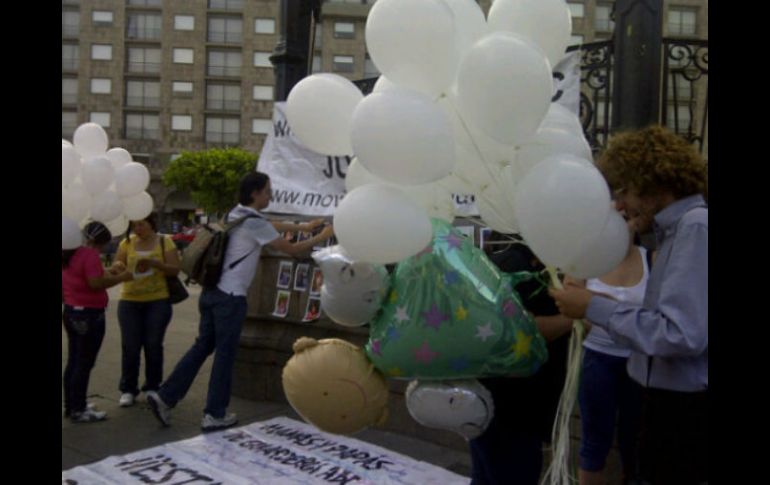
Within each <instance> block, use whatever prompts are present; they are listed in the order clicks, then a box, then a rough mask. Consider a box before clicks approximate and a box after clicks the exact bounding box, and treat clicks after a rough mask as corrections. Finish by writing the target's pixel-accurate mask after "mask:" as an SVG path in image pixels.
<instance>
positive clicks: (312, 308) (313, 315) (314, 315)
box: [302, 298, 321, 322]
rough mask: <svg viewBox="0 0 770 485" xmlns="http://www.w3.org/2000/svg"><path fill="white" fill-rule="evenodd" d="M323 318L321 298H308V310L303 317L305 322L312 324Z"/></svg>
mask: <svg viewBox="0 0 770 485" xmlns="http://www.w3.org/2000/svg"><path fill="white" fill-rule="evenodd" d="M319 318H321V299H320V298H308V299H307V308H306V309H305V316H304V317H302V321H303V322H312V321H313V320H318V319H319Z"/></svg>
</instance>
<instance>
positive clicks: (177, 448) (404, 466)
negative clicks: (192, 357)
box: [62, 417, 470, 485]
mask: <svg viewBox="0 0 770 485" xmlns="http://www.w3.org/2000/svg"><path fill="white" fill-rule="evenodd" d="M469 481H470V480H469V479H468V478H465V477H462V476H460V475H457V474H454V473H452V472H450V471H448V470H444V469H443V468H439V467H436V466H433V465H431V464H428V463H425V462H421V461H417V460H413V459H411V458H409V457H406V456H404V455H401V454H399V453H396V452H393V451H390V450H387V449H384V448H380V447H378V446H374V445H370V444H368V443H364V442H362V441H359V440H356V439H353V438H350V437H346V436H338V435H333V434H329V433H323V432H321V431H318V430H317V429H316V428H314V427H312V426H310V425H308V424H305V423H302V422H299V421H295V420H292V419H289V418H286V417H278V418H273V419H270V420H268V421H262V422H258V423H252V424H250V425H248V426H243V427H240V428H234V429H231V430H225V431H220V432H217V433H210V434H204V435H200V436H196V437H195V438H191V439H188V440H184V441H179V442H176V443H169V444H166V445H163V446H158V447H155V448H149V449H146V450H142V451H138V452H135V453H131V454H129V455H125V456H117V457H116V456H113V457H110V458H107V459H105V460H102V461H100V462H98V463H94V464H91V465H84V466H79V467H76V468H73V469H71V470H66V471H64V472H62V483H67V484H68V485H82V484H86V483H89V484H91V483H100V484H132V483H136V484H140V483H141V484H146V483H165V484H168V485H182V484H187V483H201V484H205V483H209V484H212V485H213V484H224V483H226V484H235V485H240V484H244V485H245V484H276V483H280V484H287V485H290V484H297V485H299V484H329V483H338V484H342V485H346V484H356V485H362V484H372V485H374V484H404V485H407V484H409V485H412V484H417V483H419V484H424V485H432V484H435V485H454V484H458V485H459V484H467V483H469Z"/></svg>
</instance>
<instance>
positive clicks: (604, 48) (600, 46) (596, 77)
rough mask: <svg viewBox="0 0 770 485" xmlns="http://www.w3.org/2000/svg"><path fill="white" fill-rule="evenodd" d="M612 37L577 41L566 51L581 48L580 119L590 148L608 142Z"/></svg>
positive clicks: (594, 149) (597, 147)
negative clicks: (576, 43)
mask: <svg viewBox="0 0 770 485" xmlns="http://www.w3.org/2000/svg"><path fill="white" fill-rule="evenodd" d="M612 47H613V44H612V41H611V40H605V41H600V42H591V43H588V44H582V45H574V46H570V47H569V48H567V52H574V51H576V50H580V54H581V55H580V122H581V123H582V125H583V132H584V133H585V136H586V139H587V140H588V143H589V144H590V145H591V149H592V150H593V151H594V152H596V151H598V150H600V149H601V148H603V147H605V146H607V138H608V137H609V133H610V126H611V125H610V122H611V120H610V113H611V106H610V101H611V100H612V84H611V83H612V65H613V63H612V61H613V48H612Z"/></svg>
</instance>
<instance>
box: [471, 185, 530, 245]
mask: <svg viewBox="0 0 770 485" xmlns="http://www.w3.org/2000/svg"><path fill="white" fill-rule="evenodd" d="M476 207H478V209H479V215H480V216H481V218H482V219H483V220H484V222H485V223H486V225H487V226H489V227H491V228H492V229H494V230H495V231H497V232H499V233H502V234H516V233H518V232H520V230H521V229H520V228H519V223H518V221H517V220H516V211H515V210H514V206H513V204H512V202H511V199H510V198H509V197H508V196H507V194H506V193H505V191H504V188H503V187H502V186H501V185H500V183H499V182H498V183H495V184H493V185H490V186H489V187H487V188H486V189H485V190H484V191H483V192H481V193H480V194H478V195H477V196H476Z"/></svg>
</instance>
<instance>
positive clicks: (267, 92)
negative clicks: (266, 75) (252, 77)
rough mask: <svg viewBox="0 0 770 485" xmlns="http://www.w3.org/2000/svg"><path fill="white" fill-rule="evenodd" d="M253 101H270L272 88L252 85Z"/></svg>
mask: <svg viewBox="0 0 770 485" xmlns="http://www.w3.org/2000/svg"><path fill="white" fill-rule="evenodd" d="M254 99H255V100H257V101H272V100H273V86H262V85H259V84H257V85H254Z"/></svg>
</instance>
